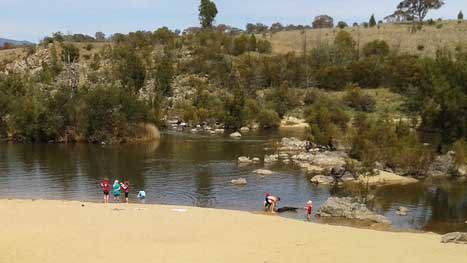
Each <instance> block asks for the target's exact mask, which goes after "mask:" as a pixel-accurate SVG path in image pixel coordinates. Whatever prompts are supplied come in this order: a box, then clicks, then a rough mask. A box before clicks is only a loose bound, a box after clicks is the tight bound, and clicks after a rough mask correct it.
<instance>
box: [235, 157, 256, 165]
mask: <svg viewBox="0 0 467 263" xmlns="http://www.w3.org/2000/svg"><path fill="white" fill-rule="evenodd" d="M238 163H239V164H250V163H253V160H252V159H250V157H246V156H240V157H238Z"/></svg>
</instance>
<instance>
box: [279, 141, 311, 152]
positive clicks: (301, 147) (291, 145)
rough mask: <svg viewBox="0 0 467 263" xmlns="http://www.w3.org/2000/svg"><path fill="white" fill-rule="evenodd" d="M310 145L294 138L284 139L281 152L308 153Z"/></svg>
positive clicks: (280, 147) (281, 143)
mask: <svg viewBox="0 0 467 263" xmlns="http://www.w3.org/2000/svg"><path fill="white" fill-rule="evenodd" d="M309 145H310V143H309V142H308V141H301V140H299V139H297V138H295V137H292V138H282V140H281V142H280V145H279V151H281V152H301V151H307V147H309Z"/></svg>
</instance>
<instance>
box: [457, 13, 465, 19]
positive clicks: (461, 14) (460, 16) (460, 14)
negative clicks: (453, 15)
mask: <svg viewBox="0 0 467 263" xmlns="http://www.w3.org/2000/svg"><path fill="white" fill-rule="evenodd" d="M457 20H459V21H462V20H464V13H462V11H459V14H457Z"/></svg>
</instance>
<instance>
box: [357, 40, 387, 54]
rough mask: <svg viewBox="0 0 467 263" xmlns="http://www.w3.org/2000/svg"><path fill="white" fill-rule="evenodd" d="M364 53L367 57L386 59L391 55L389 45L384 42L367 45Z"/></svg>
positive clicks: (372, 42) (375, 41)
mask: <svg viewBox="0 0 467 263" xmlns="http://www.w3.org/2000/svg"><path fill="white" fill-rule="evenodd" d="M362 52H363V55H364V56H365V57H370V56H377V57H386V56H387V55H388V54H389V45H388V43H387V42H386V41H384V40H374V41H371V42H368V43H367V44H365V46H363V49H362Z"/></svg>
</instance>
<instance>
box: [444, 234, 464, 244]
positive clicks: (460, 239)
mask: <svg viewBox="0 0 467 263" xmlns="http://www.w3.org/2000/svg"><path fill="white" fill-rule="evenodd" d="M441 243H456V244H467V233H462V232H454V233H448V234H446V235H443V236H441Z"/></svg>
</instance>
